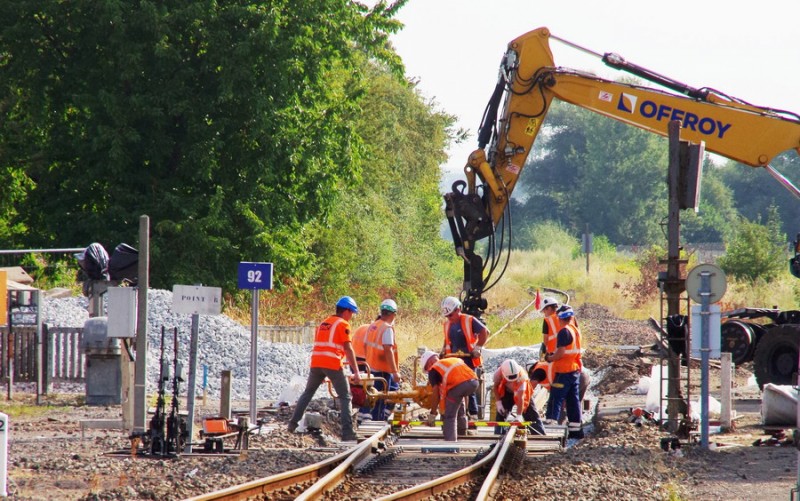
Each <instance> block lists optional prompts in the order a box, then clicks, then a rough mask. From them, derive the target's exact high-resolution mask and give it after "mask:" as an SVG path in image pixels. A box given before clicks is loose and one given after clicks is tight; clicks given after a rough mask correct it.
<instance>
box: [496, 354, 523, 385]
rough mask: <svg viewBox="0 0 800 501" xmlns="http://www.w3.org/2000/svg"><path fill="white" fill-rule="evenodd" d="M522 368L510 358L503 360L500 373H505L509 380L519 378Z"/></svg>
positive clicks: (504, 375)
mask: <svg viewBox="0 0 800 501" xmlns="http://www.w3.org/2000/svg"><path fill="white" fill-rule="evenodd" d="M520 369H521V367H520V366H519V364H518V363H517V362H516V361H514V360H511V359H510V358H509V359H506V360H503V363H501V364H500V373H501V374H503V377H504V378H506V379H507V380H508V381H514V380H515V379H517V376H518V375H519V371H520Z"/></svg>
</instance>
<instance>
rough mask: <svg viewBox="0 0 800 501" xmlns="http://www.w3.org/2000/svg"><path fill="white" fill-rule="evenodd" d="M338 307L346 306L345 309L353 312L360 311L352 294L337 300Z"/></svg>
mask: <svg viewBox="0 0 800 501" xmlns="http://www.w3.org/2000/svg"><path fill="white" fill-rule="evenodd" d="M336 307H337V308H344V309H345V310H350V311H352V312H353V313H358V305H356V302H355V300H354V299H353V298H351V297H350V296H342V297H340V298H339V300H338V301H336Z"/></svg>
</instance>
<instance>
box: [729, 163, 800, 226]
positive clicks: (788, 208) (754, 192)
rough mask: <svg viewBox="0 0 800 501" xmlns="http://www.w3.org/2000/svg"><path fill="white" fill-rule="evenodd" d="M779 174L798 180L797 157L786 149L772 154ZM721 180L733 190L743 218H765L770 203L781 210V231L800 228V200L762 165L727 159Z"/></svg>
mask: <svg viewBox="0 0 800 501" xmlns="http://www.w3.org/2000/svg"><path fill="white" fill-rule="evenodd" d="M772 166H773V167H775V169H777V170H778V171H779V172H780V173H781V174H783V175H784V176H786V177H787V178H788V179H789V180H790V181H791V182H793V183H794V184H795V185H797V184H798V182H800V176H798V174H797V173H798V172H800V157H799V156H798V155H797V154H796V153H794V152H787V153H783V154H781V155H778V156H777V157H775V159H774V160H773V162H772ZM721 173H722V180H723V181H724V182H725V184H727V185H728V186H729V187H730V189H731V190H732V191H733V199H734V202H735V206H736V209H737V210H738V212H739V213H740V214H741V215H742V216H744V217H745V218H747V219H749V220H751V221H756V220H758V219H761V220H766V219H767V217H768V215H769V210H770V207H772V206H775V207H777V208H778V210H779V212H780V214H782V218H783V219H782V222H781V227H782V230H783V232H784V233H786V234H788V235H794V234H796V233H797V232H800V203H798V200H797V197H795V196H794V195H793V194H792V193H791V192H790V191H789V190H787V189H786V188H785V187H783V186H782V185H781V184H780V183H779V182H777V181H776V180H775V179H773V178H772V177H771V176H770V175H769V173H768V172H767V171H766V170H765V169H754V168H752V167H749V166H747V165H742V164H738V163H736V162H733V161H730V162H728V163H726V164H725V165H724V166H723V167H722V169H721Z"/></svg>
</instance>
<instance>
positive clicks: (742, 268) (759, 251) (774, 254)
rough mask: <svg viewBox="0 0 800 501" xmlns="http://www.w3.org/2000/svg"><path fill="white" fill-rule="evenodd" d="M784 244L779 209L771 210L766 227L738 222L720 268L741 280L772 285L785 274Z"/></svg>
mask: <svg viewBox="0 0 800 501" xmlns="http://www.w3.org/2000/svg"><path fill="white" fill-rule="evenodd" d="M786 241H787V240H786V235H785V234H784V233H782V232H781V224H780V216H779V215H778V208H777V207H774V206H773V207H770V209H769V211H768V214H767V222H766V224H763V225H762V224H760V223H759V222H751V221H747V220H745V219H743V220H742V221H740V223H739V225H738V227H737V230H736V233H735V235H734V237H733V239H732V240H731V241H730V242H729V243H728V245H727V251H726V253H725V255H724V256H722V257H721V258H720V259H719V265H720V267H721V268H722V269H723V270H724V271H725V273H728V274H730V275H732V276H734V277H736V278H738V279H740V280H747V281H751V282H754V281H756V280H763V281H765V282H767V283H769V282H772V281H773V280H775V279H777V278H778V277H780V276H781V275H782V274H785V273H786V262H787V260H786V259H787V257H788V256H787V252H786Z"/></svg>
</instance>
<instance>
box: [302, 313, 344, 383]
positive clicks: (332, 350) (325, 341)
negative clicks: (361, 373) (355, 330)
mask: <svg viewBox="0 0 800 501" xmlns="http://www.w3.org/2000/svg"><path fill="white" fill-rule="evenodd" d="M349 331H350V323H349V322H348V321H347V320H345V319H343V318H342V317H337V316H336V315H331V316H330V317H328V318H326V319H325V321H324V322H322V323H321V324H320V325H319V327H317V333H316V335H315V336H314V348H313V349H312V350H311V367H319V368H323V369H333V370H339V369H341V368H342V367H343V365H342V359H343V358H344V343H345V342H346V341H350V335H349ZM337 333H339V336H337Z"/></svg>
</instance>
